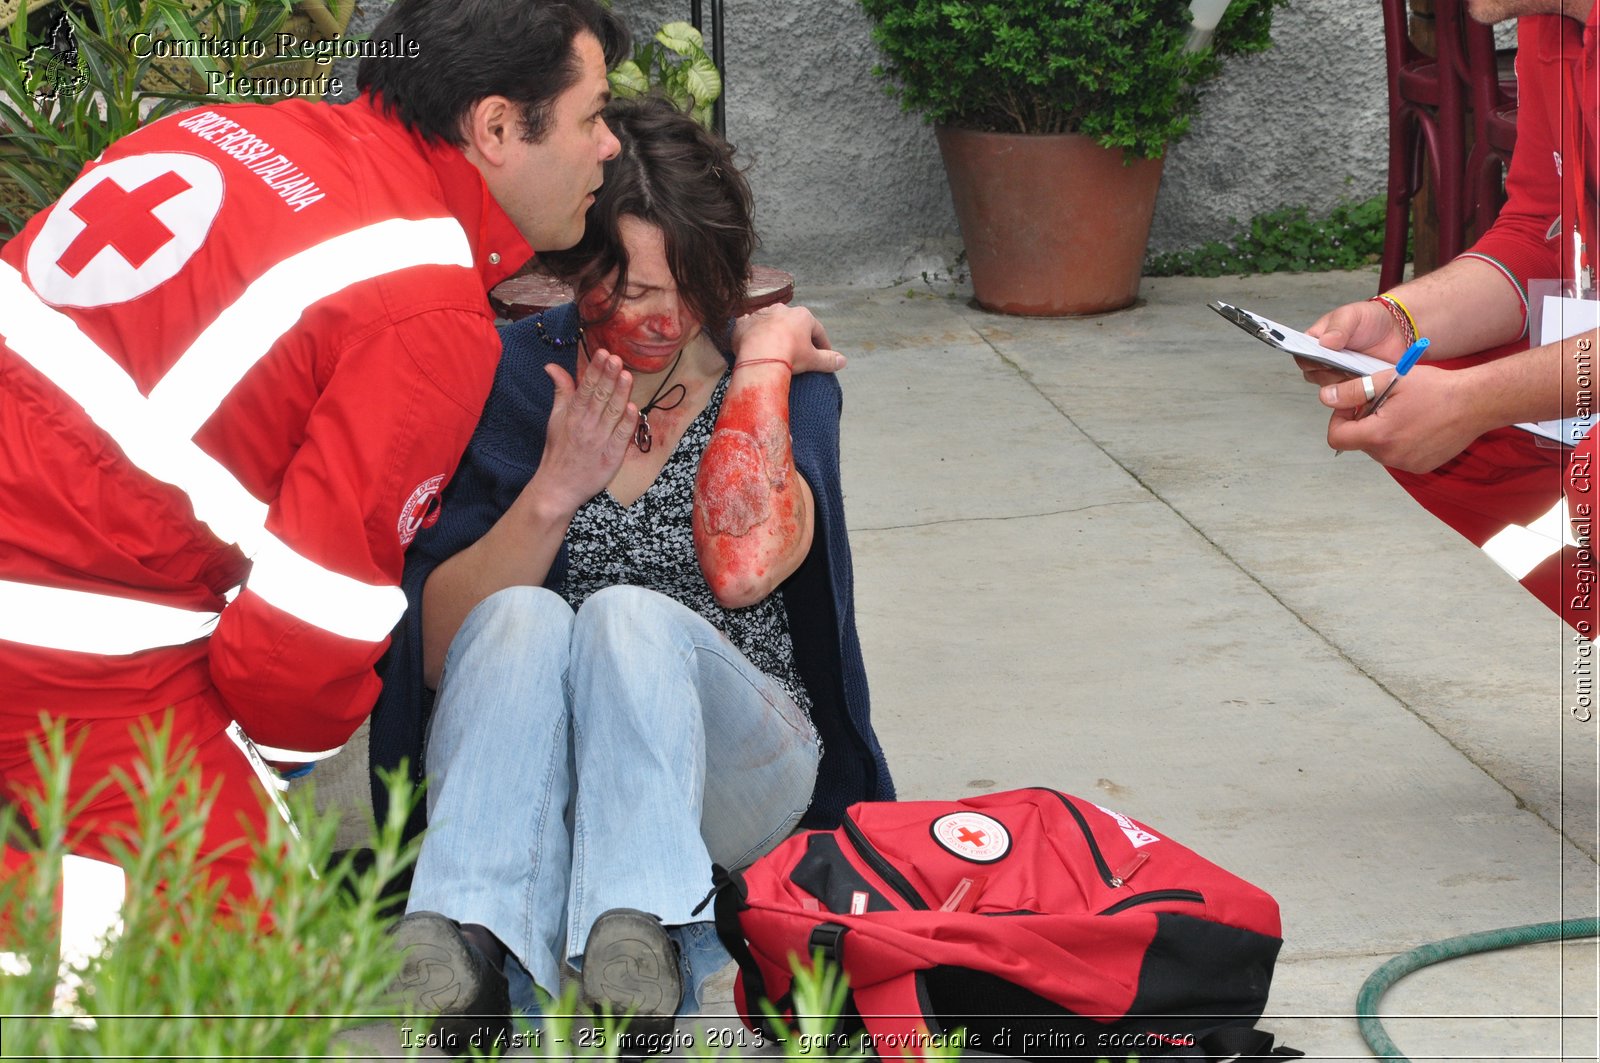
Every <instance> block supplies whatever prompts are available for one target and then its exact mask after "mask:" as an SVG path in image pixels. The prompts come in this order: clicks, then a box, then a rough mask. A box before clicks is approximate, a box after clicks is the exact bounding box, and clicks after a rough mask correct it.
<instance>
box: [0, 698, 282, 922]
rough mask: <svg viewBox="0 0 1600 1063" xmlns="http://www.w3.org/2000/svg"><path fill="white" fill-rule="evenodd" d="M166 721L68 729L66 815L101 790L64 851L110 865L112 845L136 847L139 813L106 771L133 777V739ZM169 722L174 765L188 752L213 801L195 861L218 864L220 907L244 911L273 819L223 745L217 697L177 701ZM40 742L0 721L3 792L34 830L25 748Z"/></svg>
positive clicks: (258, 785) (26, 726) (27, 725)
mask: <svg viewBox="0 0 1600 1063" xmlns="http://www.w3.org/2000/svg"><path fill="white" fill-rule="evenodd" d="M163 720H164V714H163V715H162V716H132V717H99V718H94V719H84V718H78V719H68V720H66V721H65V729H66V739H67V749H68V750H69V751H70V750H73V749H75V748H76V752H75V753H74V755H73V756H72V775H71V780H70V782H69V784H68V801H69V805H68V807H69V808H70V807H73V806H74V805H76V803H77V802H79V801H81V800H83V797H84V795H85V794H87V793H88V792H89V791H90V790H92V789H93V788H94V787H95V786H96V784H98V783H100V782H101V781H102V780H105V785H104V786H103V787H102V788H101V789H100V790H99V791H98V793H97V794H96V795H95V796H94V798H93V800H92V801H90V803H89V804H88V806H87V807H86V808H84V810H83V812H82V813H81V814H80V815H77V816H74V817H73V819H72V829H73V830H74V831H75V832H76V833H75V834H74V836H73V837H72V838H69V839H68V849H69V850H70V851H72V852H75V853H78V854H80V855H82V856H88V857H92V858H94V859H97V860H104V861H107V862H109V863H121V862H122V861H121V860H119V859H118V858H117V856H116V855H115V854H113V853H112V852H111V850H110V848H109V847H108V846H107V844H106V842H107V839H108V838H119V839H130V840H131V839H133V838H135V837H137V834H136V831H137V824H136V814H137V804H136V802H135V797H134V796H130V794H129V793H128V791H127V790H125V789H124V788H123V786H122V785H121V784H119V783H118V782H117V781H116V778H115V776H113V775H112V772H111V769H112V768H113V767H120V769H121V771H122V772H124V773H128V772H131V771H133V770H136V769H135V767H134V766H135V765H137V763H138V761H139V753H138V749H139V746H138V744H137V738H138V736H139V734H140V733H141V731H143V730H144V729H146V728H155V727H157V726H159V725H161V724H162V723H163ZM171 721H172V726H171V730H172V737H171V740H170V749H171V750H172V751H173V754H172V756H171V760H173V761H175V760H176V759H177V754H178V751H180V750H192V751H193V754H194V759H193V768H194V770H196V771H198V773H199V784H200V793H201V794H203V795H210V794H212V793H213V791H214V794H215V796H214V797H213V798H212V804H211V810H210V814H209V816H208V817H207V819H206V827H205V834H204V837H203V839H202V841H201V844H200V852H202V853H206V854H215V862H214V863H212V864H210V865H209V873H210V874H211V876H212V878H213V880H215V881H220V882H222V883H223V885H224V887H225V890H226V894H225V900H226V899H229V898H231V899H233V900H237V901H243V900H245V899H247V898H249V897H250V896H251V893H252V890H251V885H250V876H249V870H250V864H251V861H252V860H253V859H254V857H255V851H256V849H257V847H258V845H259V842H260V839H262V838H264V837H265V836H266V823H267V816H269V815H277V812H276V811H275V810H274V809H273V808H272V807H271V802H270V799H269V798H268V796H267V794H266V791H265V789H264V785H263V783H262V782H261V780H260V779H259V778H258V777H257V775H256V773H255V770H254V769H253V768H252V767H251V765H250V761H249V760H248V759H247V758H246V757H245V754H244V753H243V752H242V751H241V750H240V749H239V747H238V746H236V745H235V744H234V742H233V740H232V739H231V738H230V737H229V736H228V733H227V728H228V725H229V723H230V722H231V721H229V719H228V718H227V716H226V715H224V714H223V712H222V711H221V709H220V707H219V701H218V699H217V698H216V696H215V695H213V694H210V693H202V694H200V695H196V696H194V697H191V698H188V699H185V700H183V701H180V702H179V703H178V704H176V705H174V706H173V707H172V709H171ZM42 733H43V732H42V728H41V724H40V721H39V720H38V719H37V718H34V719H32V720H25V719H23V718H22V717H19V716H13V715H0V792H3V794H4V796H5V798H6V800H8V801H10V802H12V803H13V804H14V805H17V806H19V807H20V808H21V809H22V810H23V812H24V814H25V816H26V817H27V819H28V821H29V822H30V824H32V823H37V821H38V814H37V811H36V810H35V807H34V801H35V799H36V795H37V794H38V793H39V792H40V789H41V779H40V777H39V773H38V772H37V770H36V769H35V767H34V763H33V759H32V757H31V756H30V755H29V751H28V743H29V740H30V739H32V740H34V741H36V742H41V741H42ZM80 743H81V745H80ZM130 782H131V783H132V784H133V786H134V791H135V795H136V794H138V793H139V792H141V791H142V790H143V789H144V788H143V787H141V786H139V785H138V782H137V779H136V778H133V779H130ZM169 811H170V809H169ZM170 823H171V821H170V820H168V825H170Z"/></svg>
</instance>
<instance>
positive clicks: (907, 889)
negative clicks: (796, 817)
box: [841, 816, 929, 911]
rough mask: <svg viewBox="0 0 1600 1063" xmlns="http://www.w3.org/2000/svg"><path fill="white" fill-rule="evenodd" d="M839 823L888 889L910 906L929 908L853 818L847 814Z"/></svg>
mask: <svg viewBox="0 0 1600 1063" xmlns="http://www.w3.org/2000/svg"><path fill="white" fill-rule="evenodd" d="M841 825H842V826H843V827H844V833H845V837H847V838H849V839H850V844H851V845H852V846H853V847H854V848H855V851H856V853H857V854H858V855H859V856H860V857H861V859H863V860H865V861H866V862H867V866H868V867H870V868H871V869H872V870H873V872H875V873H876V874H877V876H878V877H879V878H881V879H883V881H884V882H885V883H886V884H887V885H888V886H889V888H890V889H892V890H894V891H895V892H896V893H898V894H899V895H900V897H901V899H902V900H904V901H905V902H906V903H907V904H909V905H910V906H911V907H913V908H916V909H919V910H921V911H927V910H928V909H929V905H928V902H927V901H925V900H923V899H922V895H921V894H919V893H918V892H917V891H916V890H915V889H913V888H912V886H911V883H909V882H907V881H906V879H905V876H904V875H902V874H900V872H899V871H897V870H895V867H894V865H893V864H891V863H889V861H887V860H885V859H884V858H883V855H882V854H881V853H879V852H878V850H876V849H874V848H873V847H872V843H871V842H869V841H867V838H866V835H864V834H862V833H861V828H860V827H858V826H856V824H855V821H854V820H852V819H851V818H850V817H849V816H845V817H844V819H843V820H842V821H841Z"/></svg>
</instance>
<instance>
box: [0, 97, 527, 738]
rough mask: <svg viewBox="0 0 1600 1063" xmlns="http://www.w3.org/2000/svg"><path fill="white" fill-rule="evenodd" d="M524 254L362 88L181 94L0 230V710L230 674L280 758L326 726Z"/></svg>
mask: <svg viewBox="0 0 1600 1063" xmlns="http://www.w3.org/2000/svg"><path fill="white" fill-rule="evenodd" d="M530 254H531V251H530V249H529V248H528V246H527V244H526V242H525V241H524V240H523V239H522V238H521V236H520V235H518V234H517V232H516V230H515V229H514V227H513V226H512V224H511V222H510V220H509V219H508V218H507V217H506V216H505V214H504V213H503V212H502V211H501V210H500V208H499V207H498V206H497V205H496V204H495V203H494V201H493V200H492V199H491V198H490V196H489V194H488V191H487V189H486V187H485V186H484V183H483V181H482V179H481V177H480V176H479V174H478V172H477V170H476V168H474V167H473V166H472V164H471V163H469V162H468V161H467V160H466V158H465V157H464V156H463V154H462V152H461V151H460V150H459V149H456V148H452V147H447V146H441V145H430V144H427V143H426V142H424V141H423V140H422V139H421V138H420V137H417V136H414V135H412V134H410V133H408V132H407V131H405V130H404V129H403V128H402V127H401V126H400V125H399V124H398V122H396V121H393V120H391V119H389V118H387V117H385V116H384V115H383V114H382V113H381V110H380V109H379V108H378V107H376V106H375V105H374V104H372V103H371V102H370V101H368V100H362V101H360V102H357V103H353V104H350V105H347V106H342V107H331V106H327V105H324V104H319V103H302V102H290V103H283V104H277V105H273V106H258V105H246V106H219V107H214V108H210V109H199V110H192V111H188V112H184V113H182V114H178V115H174V116H172V117H170V118H167V119H165V120H163V121H160V122H158V123H155V124H153V125H151V126H149V127H147V128H145V129H142V130H140V131H138V132H136V133H134V134H131V135H130V136H128V137H126V138H125V139H123V140H121V141H119V142H118V143H117V144H115V145H114V146H113V147H112V148H111V149H110V150H108V151H107V152H106V153H105V154H104V156H102V158H101V159H99V160H97V162H96V163H95V164H93V165H91V166H90V167H88V168H87V169H86V170H85V171H84V173H83V174H82V175H81V176H80V177H79V179H78V180H77V182H76V183H75V184H74V185H73V186H72V187H71V189H70V190H69V191H68V192H67V193H66V194H65V195H64V196H63V197H62V198H61V200H60V201H58V202H57V203H56V204H55V205H54V206H53V207H51V208H50V209H48V210H46V211H44V212H43V213H41V214H40V215H39V216H37V217H35V218H34V219H32V220H31V221H30V223H29V224H28V226H27V227H26V229H25V230H24V231H23V232H22V233H21V234H20V235H19V236H18V237H17V238H15V239H14V240H12V241H11V242H10V243H8V244H7V245H6V246H5V248H4V250H3V252H0V343H3V346H0V712H3V713H7V714H11V715H13V717H15V716H23V717H27V718H30V719H32V718H36V717H37V714H38V712H39V711H40V710H48V711H50V712H51V713H52V714H56V715H62V716H67V717H107V716H132V715H136V714H140V713H153V712H159V711H160V710H161V709H162V708H163V707H164V706H166V705H168V704H172V703H173V702H175V701H178V700H181V699H184V698H189V697H193V696H196V695H200V694H204V693H205V692H206V691H207V690H214V691H215V694H216V697H217V698H218V699H220V702H221V707H222V709H223V711H225V712H227V713H228V714H230V715H231V716H232V717H233V718H234V719H236V720H238V721H239V722H240V724H241V725H242V726H243V728H244V730H245V732H246V733H247V734H248V735H249V736H250V737H251V738H253V739H254V740H255V741H256V742H257V743H258V744H259V745H261V746H262V747H263V752H264V753H266V755H267V756H268V757H269V758H274V759H279V760H286V761H300V760H310V759H316V758H317V757H318V756H320V755H326V754H327V753H329V752H331V751H333V750H335V749H336V748H337V747H338V746H339V745H340V744H341V743H342V742H343V741H344V740H345V739H346V738H347V737H348V735H349V734H350V733H351V732H352V731H353V730H354V729H355V727H356V726H357V725H358V724H359V723H360V721H361V720H362V719H363V718H364V717H365V715H366V713H367V712H368V710H369V709H370V707H371V705H372V703H373V701H374V699H375V697H376V694H377V690H378V685H379V684H378V680H377V679H376V678H375V676H374V674H373V671H372V668H373V665H374V663H375V662H376V661H377V659H378V657H379V656H380V655H381V653H382V652H383V650H384V647H385V646H386V644H387V636H388V633H389V630H390V629H391V628H392V627H393V626H394V624H395V622H396V621H397V620H398V619H399V617H400V614H401V612H402V610H403V609H404V606H405V598H404V596H403V595H402V594H401V592H400V590H399V587H398V583H399V577H400V572H401V567H402V564H401V560H402V555H403V553H404V550H405V546H406V544H407V543H408V542H409V541H410V539H411V537H412V535H414V534H415V531H416V529H417V527H418V526H419V525H420V524H422V523H424V522H427V521H428V520H430V519H431V516H432V507H434V506H436V505H437V504H438V503H437V497H438V492H439V488H440V487H441V485H442V484H443V483H444V481H445V480H446V479H447V478H448V477H449V475H450V474H451V473H452V471H453V470H454V467H455V463H456V461H457V459H458V457H459V456H460V453H461V451H462V449H463V448H464V447H465V445H466V442H467V439H468V438H469V436H470V434H471V431H472V427H473V425H474V423H475V421H476V419H477V416H478V413H479V411H480V410H481V408H482V406H483V402H484V399H485V397H486V395H487V394H488V390H489V385H490V382H491V380H492V378H493V372H494V366H495V363H496V361H497V360H498V358H499V352H500V344H499V339H498V338H497V336H496V333H495V330H494V325H493V314H492V312H491V310H490V309H489V306H488V302H487V299H486V297H485V291H486V289H487V288H488V287H492V286H493V285H494V284H495V283H498V282H499V281H500V280H502V279H504V278H505V277H506V276H509V275H510V273H511V272H512V271H513V270H514V269H516V268H517V267H518V266H520V265H521V264H522V263H523V262H524V261H526V260H527V258H528V257H529V256H530ZM13 725H15V721H14V724H13Z"/></svg>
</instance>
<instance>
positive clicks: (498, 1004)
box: [389, 912, 511, 1056]
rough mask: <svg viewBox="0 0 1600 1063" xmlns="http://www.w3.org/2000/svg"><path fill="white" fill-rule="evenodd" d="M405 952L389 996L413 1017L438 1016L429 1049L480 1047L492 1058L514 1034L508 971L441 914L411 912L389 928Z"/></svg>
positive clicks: (459, 1050) (456, 1052) (457, 1051)
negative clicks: (487, 958) (507, 980)
mask: <svg viewBox="0 0 1600 1063" xmlns="http://www.w3.org/2000/svg"><path fill="white" fill-rule="evenodd" d="M389 934H390V936H391V937H392V938H393V939H394V945H395V948H397V949H399V950H400V951H401V952H402V953H404V956H405V959H404V963H403V965H402V967H401V969H400V973H399V975H397V976H396V977H395V980H394V982H392V983H391V984H390V986H389V992H390V996H391V998H392V999H393V1000H394V1001H395V1002H396V1004H397V1005H398V1006H399V1007H401V1008H402V1009H405V1011H406V1013H407V1014H409V1015H414V1016H419V1017H420V1016H428V1015H436V1016H438V1018H437V1019H435V1020H434V1023H433V1030H432V1032H431V1033H430V1034H429V1035H428V1038H427V1042H428V1045H429V1047H432V1048H438V1049H440V1050H442V1051H444V1052H448V1053H449V1054H451V1055H453V1056H455V1055H461V1054H462V1053H464V1052H466V1051H467V1049H468V1048H469V1047H476V1048H477V1049H478V1050H479V1052H481V1053H482V1054H483V1055H485V1056H487V1055H491V1054H493V1047H494V1046H495V1045H501V1046H504V1045H505V1044H506V1043H507V1041H508V1039H509V1038H510V1035H511V996H510V993H509V991H508V989H507V987H506V976H505V974H504V972H502V971H500V970H499V969H498V968H496V967H495V966H493V965H492V964H491V963H489V961H488V960H486V959H485V958H484V956H483V953H481V952H479V951H478V947H477V946H476V945H474V944H473V943H472V942H471V941H469V940H467V938H466V937H465V936H463V935H462V933H461V926H460V924H458V923H457V922H456V921H455V920H454V919H448V918H446V917H445V916H442V915H440V914H439V913H438V912H410V913H408V914H406V915H405V916H404V917H402V918H401V919H400V921H399V922H397V923H395V925H394V926H393V927H391V928H390V930H389Z"/></svg>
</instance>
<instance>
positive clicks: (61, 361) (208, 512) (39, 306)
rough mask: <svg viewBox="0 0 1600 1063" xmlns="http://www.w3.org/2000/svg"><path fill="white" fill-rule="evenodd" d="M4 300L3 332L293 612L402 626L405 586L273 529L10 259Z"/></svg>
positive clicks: (365, 629)
mask: <svg viewBox="0 0 1600 1063" xmlns="http://www.w3.org/2000/svg"><path fill="white" fill-rule="evenodd" d="M0 305H4V306H6V307H7V310H8V319H7V320H5V321H0V335H3V336H4V338H5V341H6V343H7V345H8V346H9V347H10V348H11V349H12V350H13V351H15V352H16V353H17V354H18V355H19V356H20V357H22V358H23V359H24V360H26V361H27V362H28V363H29V364H31V365H32V366H34V368H36V369H38V370H39V372H41V373H43V374H44V375H45V377H46V378H48V379H49V380H50V381H51V382H53V383H54V384H55V385H56V386H57V387H59V388H60V389H61V390H62V391H63V392H65V393H66V394H67V395H68V396H69V397H71V398H72V400H73V401H75V402H77V403H78V405H80V406H82V407H83V409H84V412H86V413H87V414H88V415H89V417H90V419H91V420H93V421H94V423H95V424H97V425H99V426H100V428H101V429H102V430H104V431H105V432H106V433H107V434H109V435H110V436H111V437H112V438H113V439H114V440H116V442H117V445H118V446H120V447H121V448H122V450H123V452H124V453H125V454H127V455H128V458H129V459H130V460H131V461H133V463H134V464H135V465H137V466H138V467H139V468H141V469H143V470H144V471H145V472H146V473H149V474H150V475H151V476H154V477H156V478H157V479H159V480H163V481H165V482H167V483H169V484H172V485H174V486H176V487H178V488H180V489H182V490H183V491H184V492H185V493H186V494H187V495H188V496H189V499H190V501H191V503H192V504H193V506H194V511H195V516H197V517H199V518H200V519H201V520H202V521H204V522H205V523H206V524H207V525H208V526H209V527H210V528H211V531H212V533H213V534H214V535H216V536H217V538H219V539H221V540H222V541H223V542H227V543H236V544H238V546H239V548H240V549H241V550H243V551H244V553H245V555H246V556H248V557H250V558H252V559H260V562H264V564H261V565H260V567H261V569H262V571H261V572H260V573H259V575H258V574H257V572H255V571H252V573H251V577H250V580H249V584H248V585H249V587H250V589H251V590H253V591H255V592H256V593H257V594H258V595H260V596H261V597H262V598H263V599H265V600H266V601H268V602H271V603H272V604H274V605H276V606H277V607H278V608H280V609H283V610H284V611H285V612H288V613H290V614H292V615H294V616H296V617H298V618H300V619H302V620H304V621H306V622H307V623H310V624H314V625H316V626H317V627H319V628H322V629H323V630H325V631H331V632H333V633H334V634H337V635H343V636H344V637H346V638H354V639H360V640H362V641H365V642H377V641H379V640H380V639H382V638H383V637H384V636H385V635H387V634H388V633H389V631H390V630H391V629H392V628H393V627H394V625H395V623H396V622H397V621H398V620H399V619H400V615H401V613H403V612H404V611H405V595H404V593H403V592H401V590H400V589H399V588H398V587H392V586H389V587H380V586H374V585H372V584H367V583H362V582H360V581H358V580H355V579H352V578H351V577H349V576H345V575H342V574H340V573H337V572H332V571H330V570H328V569H326V568H323V567H321V566H319V565H316V564H314V563H313V562H311V561H309V560H307V559H305V558H303V557H301V556H300V555H298V554H296V553H295V552H294V551H293V550H291V549H290V548H289V547H288V546H287V545H286V544H284V543H283V542H282V541H281V540H279V539H278V538H277V537H276V536H274V535H272V534H271V533H270V532H268V531H267V530H266V520H267V506H266V503H264V502H262V501H260V500H259V499H257V498H256V497H255V496H253V495H252V494H250V492H249V491H248V490H246V489H245V487H244V485H243V484H241V483H240V482H239V481H238V480H237V479H235V478H234V476H233V474H232V473H230V472H229V471H228V470H227V469H226V468H225V467H224V466H223V465H222V464H221V463H220V462H218V461H217V460H216V459H215V458H213V457H211V456H210V455H209V454H207V453H206V452H205V451H203V450H201V449H200V447H199V446H197V445H196V444H195V443H194V441H193V440H191V439H187V438H184V437H182V436H178V435H175V434H174V433H173V431H172V430H171V425H170V424H166V423H163V421H162V419H161V418H159V417H157V416H155V412H156V411H155V409H154V407H152V406H151V404H150V403H149V402H148V401H147V400H146V399H145V397H144V396H143V395H141V394H139V391H138V389H137V388H136V387H135V386H134V383H133V380H132V379H131V378H130V377H129V376H128V375H127V374H126V373H125V372H123V370H122V367H121V366H119V365H117V363H116V362H114V361H113V360H112V359H111V358H110V357H109V356H108V355H106V353H105V352H104V351H102V350H100V349H99V348H98V347H96V346H95V345H94V343H93V342H91V341H90V340H89V338H88V337H87V336H85V335H84V334H83V332H82V331H80V330H79V329H78V327H77V325H75V324H74V323H73V322H72V321H71V319H69V318H67V317H66V316H65V315H63V314H59V313H56V312H55V311H54V310H52V309H51V308H50V307H49V306H47V305H46V304H45V303H43V302H41V301H40V300H39V298H38V297H37V296H36V295H34V293H33V292H32V290H30V289H29V288H28V286H27V285H26V284H24V283H23V281H22V277H21V275H20V274H18V273H17V271H16V270H15V269H14V268H12V267H11V266H10V265H7V264H5V263H0ZM276 579H284V580H287V581H288V582H287V585H286V586H283V587H277V586H274V584H273V581H274V580H276ZM63 648H66V647H63ZM71 648H76V647H71Z"/></svg>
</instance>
